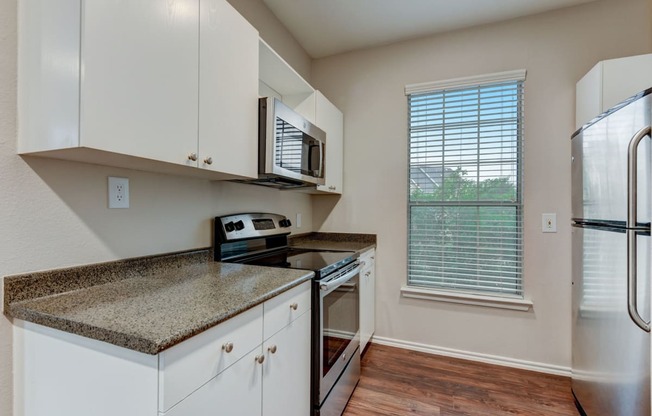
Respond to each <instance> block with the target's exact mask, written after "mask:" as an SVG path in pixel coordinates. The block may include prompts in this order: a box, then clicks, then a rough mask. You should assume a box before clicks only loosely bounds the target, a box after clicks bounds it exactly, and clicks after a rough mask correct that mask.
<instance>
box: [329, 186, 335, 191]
mask: <svg viewBox="0 0 652 416" xmlns="http://www.w3.org/2000/svg"><path fill="white" fill-rule="evenodd" d="M328 189H330V190H331V191H334V190H335V189H337V188H335V187H334V186H329V187H328Z"/></svg>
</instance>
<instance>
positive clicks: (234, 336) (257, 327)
mask: <svg viewBox="0 0 652 416" xmlns="http://www.w3.org/2000/svg"><path fill="white" fill-rule="evenodd" d="M262 330H263V305H258V306H256V307H255V308H252V309H250V310H248V311H246V312H243V313H241V314H240V315H237V316H235V317H233V318H231V319H229V320H228V321H225V322H223V323H221V324H219V325H217V326H215V327H213V328H211V329H208V330H206V331H204V332H202V333H200V334H198V335H196V336H194V337H192V338H190V339H188V340H186V341H184V342H182V343H180V344H177V345H175V346H174V347H172V348H170V349H168V350H165V351H163V352H162V353H161V354H160V355H159V370H160V371H159V411H162V412H165V411H167V410H168V409H169V408H170V407H172V406H173V405H174V404H176V403H178V402H179V401H181V400H182V399H183V398H184V397H186V396H188V395H189V394H190V393H192V392H193V391H194V390H196V389H197V388H199V387H200V386H201V385H203V384H204V383H206V382H207V381H208V380H210V379H211V378H213V377H215V376H216V375H218V374H220V373H221V372H222V371H224V370H225V369H227V368H228V367H229V366H230V365H232V364H234V363H235V362H236V361H238V360H239V359H240V358H242V357H243V356H245V355H246V354H247V353H249V352H250V351H252V350H253V349H255V348H256V347H257V346H259V345H260V343H261V334H262Z"/></svg>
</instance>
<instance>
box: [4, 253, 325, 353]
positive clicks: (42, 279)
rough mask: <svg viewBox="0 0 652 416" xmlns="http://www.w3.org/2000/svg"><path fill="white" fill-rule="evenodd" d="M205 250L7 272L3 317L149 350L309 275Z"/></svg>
mask: <svg viewBox="0 0 652 416" xmlns="http://www.w3.org/2000/svg"><path fill="white" fill-rule="evenodd" d="M312 274H313V273H312V272H308V271H305V270H290V269H273V268H267V267H258V266H247V265H240V264H226V263H217V262H213V261H212V258H211V255H210V253H209V250H201V251H193V252H187V253H178V254H174V255H169V256H153V257H147V258H138V259H131V260H121V261H116V262H109V263H101V264H97V265H89V266H81V267H75V268H69V269H61V270H52V271H47V272H39V273H30V274H24V275H18V276H8V277H6V278H5V279H4V290H5V292H4V293H5V314H7V315H9V316H11V317H14V318H18V319H23V320H26V321H30V322H34V323H37V324H41V325H45V326H48V327H51V328H56V329H60V330H62V331H66V332H70V333H73V334H77V335H82V336H85V337H88V338H93V339H97V340H100V341H105V342H108V343H111V344H114V345H118V346H121V347H125V348H129V349H132V350H136V351H140V352H144V353H148V354H156V353H158V352H161V351H163V350H164V349H166V348H169V347H171V346H173V345H175V344H178V343H179V342H181V341H183V340H185V339H187V338H190V337H191V336H193V335H196V334H198V333H200V332H202V331H204V330H206V329H208V328H210V327H212V326H215V325H217V324H219V323H220V322H223V321H225V320H227V319H229V318H231V317H233V316H235V315H237V314H239V313H241V312H244V311H246V310H248V309H250V308H252V307H254V306H256V305H258V304H260V303H262V302H264V301H265V300H267V299H270V298H272V297H274V296H276V295H278V294H280V293H282V292H284V291H286V290H288V289H290V288H292V287H294V286H297V285H299V284H300V283H302V282H304V281H306V280H308V279H310V278H311V277H312Z"/></svg>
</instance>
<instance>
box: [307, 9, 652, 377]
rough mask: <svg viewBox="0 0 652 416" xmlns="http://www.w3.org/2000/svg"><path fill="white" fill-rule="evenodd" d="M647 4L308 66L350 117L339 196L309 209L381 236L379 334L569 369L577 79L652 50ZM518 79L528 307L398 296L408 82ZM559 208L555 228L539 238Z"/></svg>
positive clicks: (542, 19) (542, 18)
mask: <svg viewBox="0 0 652 416" xmlns="http://www.w3.org/2000/svg"><path fill="white" fill-rule="evenodd" d="M650 9H651V4H650V1H649V0H626V1H624V0H608V1H599V2H592V3H588V4H586V5H582V6H578V7H574V8H569V9H565V10H559V11H555V12H549V13H545V14H541V15H537V16H532V17H528V18H522V19H517V20H512V21H508V22H504V23H500V24H493V25H488V26H483V27H477V28H472V29H468V30H461V31H456V32H452V33H448V34H443V35H438V36H434V37H429V38H425V39H419V40H412V41H406V42H402V43H398V44H394V45H390V46H385V47H379V48H375V49H369V50H363V51H359V52H352V53H347V54H343V55H339V56H334V57H329V58H325V59H320V60H316V61H313V66H312V68H313V71H312V81H313V84H314V85H315V87H316V88H318V89H320V90H321V91H323V92H324V93H325V94H326V95H327V96H328V97H329V98H330V99H331V100H332V101H333V103H334V104H335V105H337V106H338V107H339V108H340V109H341V110H342V111H343V112H344V114H345V151H346V154H345V164H344V182H345V183H344V192H345V195H344V196H343V197H342V198H341V200H339V201H336V200H330V203H329V204H323V205H317V204H316V205H315V207H314V209H315V211H314V218H313V221H314V225H315V227H316V228H318V229H320V230H322V231H331V230H337V231H339V230H341V229H343V228H344V227H351V229H352V230H354V231H359V232H371V233H377V234H378V256H377V279H378V280H377V282H378V283H377V297H378V301H377V309H376V315H377V321H376V322H377V330H376V335H378V336H381V337H388V338H392V339H397V340H402V341H408V342H414V343H423V344H427V345H430V346H436V347H443V348H450V349H454V350H461V351H466V352H471V353H476V354H489V355H495V356H501V357H506V358H508V359H510V360H514V359H516V360H519V359H520V360H527V361H531V362H534V363H540V364H544V365H546V366H552V368H555V366H557V367H559V368H558V369H561V370H563V369H568V367H569V366H570V362H571V355H570V354H571V349H570V329H571V312H570V303H571V298H570V293H571V276H570V270H571V256H570V227H569V221H570V140H569V138H570V135H571V133H573V130H574V128H573V127H574V114H575V108H574V106H575V83H576V82H577V81H578V80H579V79H580V78H581V77H582V75H583V74H584V73H585V72H586V71H588V70H589V69H590V68H591V67H592V66H593V65H594V64H595V63H596V62H597V61H599V60H602V59H607V58H614V57H621V56H629V55H636V54H641V53H649V52H652V27H651V23H650V16H651V10H650ZM521 68H525V69H527V71H528V74H527V81H526V84H525V136H524V137H525V144H524V152H525V153H524V169H525V170H524V181H525V182H524V183H525V185H524V186H525V189H524V204H525V225H524V227H525V229H524V244H525V258H524V280H525V293H526V297H527V298H529V299H532V300H533V302H534V310H533V311H532V312H528V313H524V312H513V311H507V310H497V309H490V308H485V307H478V306H465V305H454V304H447V303H439V302H434V301H427V300H414V299H407V298H402V297H401V295H400V288H401V286H402V285H404V284H405V282H406V256H407V254H406V252H407V249H406V244H407V242H406V241H407V238H406V226H407V219H406V218H407V209H406V197H407V183H408V182H407V172H408V168H407V121H406V115H407V101H406V97H405V95H404V92H403V88H404V86H405V85H406V84H410V83H418V82H427V81H436V80H445V79H450V78H456V77H464V76H471V75H478V74H485V73H492V72H499V71H506V70H513V69H521ZM544 212H545V213H548V212H556V213H557V219H558V229H559V232H558V233H556V234H542V233H541V214H542V213H544Z"/></svg>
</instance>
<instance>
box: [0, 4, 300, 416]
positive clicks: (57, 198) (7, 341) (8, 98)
mask: <svg viewBox="0 0 652 416" xmlns="http://www.w3.org/2000/svg"><path fill="white" fill-rule="evenodd" d="M236 3H237V2H236ZM16 4H17V0H3V1H1V2H0V166H2V167H1V168H0V189H1V190H2V197H1V198H0V253H1V254H0V277H2V276H6V275H9V274H15V273H20V272H26V271H35V270H44V269H51V268H58V267H66V266H73V265H79V264H88V263H96V262H102V261H109V260H114V259H120V258H128V257H135V256H142V255H148V254H155V253H165V252H171V251H178V250H185V249H191V248H199V247H207V246H209V245H211V229H212V227H211V222H210V221H211V218H212V217H214V216H216V215H224V214H228V213H233V212H240V211H249V210H256V211H259V210H262V211H269V212H278V213H281V214H286V215H288V216H290V218H291V219H295V218H296V214H297V213H301V214H302V223H303V224H302V227H301V229H299V230H298V231H299V232H308V231H311V230H312V203H311V199H310V196H309V195H307V194H302V193H296V192H280V191H276V190H271V189H266V188H263V187H257V186H252V185H242V184H234V183H217V182H209V181H206V180H200V179H194V178H186V177H179V176H169V175H160V174H152V173H145V172H139V171H131V170H124V169H115V168H108V167H104V166H96V165H89V164H82V163H74V162H65V161H58V160H48V159H39V158H21V157H19V156H17V155H16V48H17V38H16V13H17V10H16ZM246 8H247V14H248V16H247V17H248V18H250V19H251V20H252V21H264V22H265V28H264V33H263V36H264V37H265V39H266V40H267V41H268V42H269V43H270V44H273V45H274V47H275V48H277V47H278V46H277V45H283V47H278V49H277V50H279V52H280V53H281V54H283V53H287V54H288V56H287V57H286V59H287V60H288V61H291V62H293V64H295V65H297V68H298V69H299V70H300V72H302V71H303V72H304V76H306V73H308V72H309V63H310V59H309V58H308V56H307V55H306V54H305V52H304V51H303V49H301V47H300V46H299V45H298V44H297V43H296V41H294V40H293V38H291V36H290V35H289V34H288V33H287V31H286V30H285V28H283V27H275V25H280V23H278V20H274V19H275V18H274V19H267V17H266V16H269V15H270V14H271V12H269V10H268V9H266V8H265V7H264V6H263V5H262V2H260V1H254V0H246ZM272 17H273V16H272ZM262 32H263V31H261V33H262ZM306 62H307V64H306ZM306 77H307V76H306ZM234 157H237V155H234ZM109 175H110V176H123V177H128V178H129V180H130V183H129V185H130V200H131V201H130V202H131V207H130V208H129V209H126V210H124V209H113V210H109V209H108V208H107V176H109ZM293 222H294V221H293ZM0 304H2V302H0ZM11 345H12V333H11V323H10V322H9V320H8V319H7V318H6V317H4V315H3V316H0V415H2V416H11V415H12V367H11V362H12V350H11Z"/></svg>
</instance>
